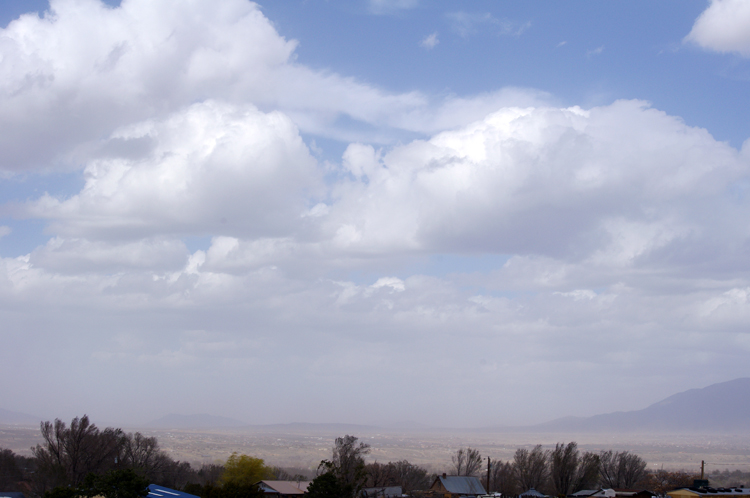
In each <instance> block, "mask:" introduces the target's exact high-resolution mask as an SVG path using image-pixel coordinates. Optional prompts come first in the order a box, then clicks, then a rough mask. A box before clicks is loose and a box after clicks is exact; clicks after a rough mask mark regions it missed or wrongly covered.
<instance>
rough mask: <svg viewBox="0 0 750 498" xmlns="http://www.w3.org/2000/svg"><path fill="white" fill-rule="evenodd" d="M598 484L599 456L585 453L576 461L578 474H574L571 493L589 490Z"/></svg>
mask: <svg viewBox="0 0 750 498" xmlns="http://www.w3.org/2000/svg"><path fill="white" fill-rule="evenodd" d="M598 482H599V455H597V454H596V453H591V452H590V451H587V452H585V453H584V454H583V455H581V456H580V458H579V459H578V472H577V473H576V480H575V484H574V485H573V493H575V492H577V491H580V490H582V489H591V488H593V487H595V486H596V484H597V483H598Z"/></svg>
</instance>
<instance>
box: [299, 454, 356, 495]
mask: <svg viewBox="0 0 750 498" xmlns="http://www.w3.org/2000/svg"><path fill="white" fill-rule="evenodd" d="M329 463H330V462H329ZM351 495H352V494H351V490H349V489H346V486H343V485H342V483H341V481H340V480H339V478H338V476H336V474H335V473H334V472H333V470H332V469H329V470H328V471H327V472H324V473H322V474H320V475H319V476H318V477H316V478H315V479H313V481H312V482H311V483H310V486H308V488H307V498H349V497H350V496H351Z"/></svg>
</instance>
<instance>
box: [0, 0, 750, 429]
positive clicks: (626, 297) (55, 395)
mask: <svg viewBox="0 0 750 498" xmlns="http://www.w3.org/2000/svg"><path fill="white" fill-rule="evenodd" d="M413 3H414V2H396V3H387V2H386V3H383V2H380V3H377V2H375V3H373V4H372V5H373V6H377V5H379V6H380V7H378V8H385V6H386V4H388V5H390V6H391V7H394V8H395V7H404V8H406V7H411V6H413V5H412V4H413ZM727 5H734V4H731V3H730V2H714V3H712V5H711V7H709V10H707V11H706V13H704V15H703V16H702V17H701V18H700V19H699V20H698V21H697V22H696V28H694V31H693V33H697V31H696V29H698V28H699V26H702V25H703V24H705V23H707V22H709V21H706V19H709V20H710V19H711V16H713V14H711V9H719V7H721V8H725V7H726V6H727ZM735 7H736V6H735ZM373 8H374V7H373ZM456 19H457V22H458V18H456ZM466 19H469V20H470V21H471V23H477V22H485V21H486V22H489V23H490V24H491V25H492V26H496V27H497V29H498V30H501V31H502V33H503V34H519V33H520V31H518V30H521V29H522V28H523V27H522V26H515V25H513V26H511V27H507V26H506V27H503V26H505V24H502V23H499V24H498V22H496V21H493V20H492V19H494V18H492V19H490V20H489V21H487V20H486V19H485V18H464V20H466ZM482 19H485V20H484V21H483V20H482ZM467 22H468V21H467ZM711 22H713V21H711ZM702 23H703V24H702ZM471 26H474V24H471ZM471 26H469V28H471ZM469 28H467V29H469ZM472 29H473V28H472ZM700 29H703V28H700ZM700 29H698V31H700ZM467 33H468V32H467ZM697 36H699V35H696V34H691V35H690V37H691V39H695V40H698V38H695V37H697ZM700 36H703V35H700ZM700 39H701V40H704V38H700ZM0 40H1V41H0V51H2V52H1V54H2V59H0V72H1V73H2V75H3V78H2V80H0V81H1V83H0V108H2V109H3V111H2V112H0V126H2V127H3V129H4V130H8V133H7V134H2V135H0V150H2V151H3V153H2V154H3V155H2V157H0V168H2V170H3V171H4V174H6V175H13V174H19V173H20V172H27V173H26V174H34V173H33V172H34V171H45V170H48V171H50V170H56V169H62V170H71V169H72V170H78V171H83V176H84V179H85V185H84V186H83V188H81V189H80V191H76V192H68V193H64V194H59V195H50V194H42V195H37V196H35V197H34V198H32V199H29V200H28V201H27V202H24V203H20V204H16V205H13V206H6V207H5V208H6V209H9V210H10V209H12V210H13V212H14V213H15V214H16V215H17V216H19V217H25V218H31V219H35V220H43V221H44V222H45V223H47V227H46V230H47V232H48V233H49V239H48V241H47V242H46V243H45V244H43V245H41V246H39V247H37V248H36V249H34V250H33V251H31V252H29V254H25V255H23V256H20V257H17V258H11V257H7V256H6V257H2V258H0V319H2V321H3V323H4V324H5V328H4V338H5V340H6V341H7V343H8V344H12V345H13V346H14V347H13V348H4V349H3V353H2V354H1V355H0V358H1V359H2V361H3V362H4V364H6V365H7V366H8V368H10V369H21V368H23V367H24V365H27V364H29V363H30V362H34V363H35V364H40V365H46V367H45V368H48V369H49V370H47V371H46V372H47V377H53V378H52V379H51V380H49V381H48V382H40V383H37V384H35V385H34V386H31V387H32V388H30V386H29V385H23V384H17V385H16V384H14V385H6V386H4V387H3V388H2V390H0V394H1V395H2V397H3V399H15V400H18V401H17V402H18V403H19V406H18V407H9V408H14V409H22V410H24V411H30V412H36V413H41V414H46V413H49V414H50V415H48V416H64V417H65V416H72V415H75V414H78V413H79V411H80V410H82V409H84V408H85V410H86V411H87V412H88V413H90V414H92V415H96V414H97V413H99V414H102V415H103V416H105V417H109V418H116V417H123V418H127V419H130V420H138V419H139V418H140V419H141V420H147V419H149V418H156V417H157V416H160V415H162V413H161V412H157V411H154V410H156V409H155V408H153V406H156V405H157V404H158V406H165V405H169V406H170V411H182V412H185V413H188V412H195V411H205V408H200V409H199V408H196V406H200V407H204V406H207V405H210V406H212V407H213V409H214V410H215V411H216V412H217V413H223V414H225V415H227V416H233V417H235V418H240V419H243V420H248V421H250V422H256V423H266V422H269V423H270V422H291V421H300V420H303V421H348V422H360V423H383V422H384V421H402V420H406V419H419V420H421V421H424V422H427V423H434V424H440V425H456V426H470V425H481V424H485V425H490V424H501V423H513V422H529V421H544V420H547V419H550V418H553V417H554V416H558V415H564V414H577V415H586V414H590V413H588V412H581V411H580V410H581V409H582V408H581V407H582V406H583V407H585V406H586V405H585V401H586V400H590V399H606V400H607V402H608V404H607V406H608V408H607V410H608V411H611V410H616V409H627V408H633V407H636V408H637V407H640V406H644V405H645V404H647V402H649V401H656V400H658V399H659V398H660V397H661V396H663V395H668V394H672V393H673V392H674V391H675V390H676V389H677V388H687V387H693V386H694V385H695V382H696V379H702V382H706V381H712V380H716V381H718V380H725V379H726V378H728V377H732V376H741V375H744V374H745V372H744V371H743V368H744V366H743V363H742V362H741V361H738V360H739V359H742V358H744V357H745V356H746V355H747V352H748V350H750V335H748V333H747V323H748V318H750V298H748V296H750V290H749V289H750V267H749V265H748V261H747V258H746V254H747V247H748V244H749V242H750V226H748V223H747V220H748V219H750V216H748V215H749V214H750V213H749V212H748V201H747V188H748V185H750V177H749V174H748V173H749V172H750V145H747V143H746V145H745V146H744V147H743V148H741V149H739V150H738V149H737V148H734V147H732V146H730V145H728V144H727V143H724V142H721V141H717V140H715V139H714V138H713V137H712V136H711V134H710V133H709V132H708V131H707V130H705V129H702V128H699V127H694V126H688V125H687V124H685V122H683V121H682V120H681V119H680V118H679V117H676V116H670V115H669V114H667V113H665V112H662V111H660V110H659V109H655V108H653V107H652V106H650V105H649V104H648V103H647V102H643V101H638V100H619V101H615V102H613V103H611V104H608V105H601V106H596V107H591V108H586V109H584V108H581V107H577V106H561V105H556V104H555V102H554V99H553V98H552V97H551V96H550V95H548V94H546V93H544V92H540V91H536V90H528V89H518V88H503V89H498V90H496V91H493V92H489V93H484V94H479V95H473V96H455V95H448V96H443V97H434V96H428V95H426V94H422V93H420V92H408V93H393V92H388V91H386V90H383V89H379V88H377V87H375V86H373V85H369V84H367V83H363V82H358V81H355V80H353V79H351V78H347V77H344V76H341V75H338V74H336V73H333V72H325V71H314V70H311V69H310V68H308V67H306V66H304V65H302V64H300V63H298V62H297V61H296V60H295V47H296V42H294V41H290V40H286V39H284V38H283V37H282V36H280V35H279V34H278V33H277V31H276V30H275V29H274V27H273V25H272V23H271V22H270V21H269V20H268V19H266V18H265V17H264V16H263V14H262V12H261V11H260V9H259V7H258V6H257V5H255V4H253V3H250V2H245V1H241V0H226V1H224V2H221V3H220V4H218V7H217V4H215V2H208V1H203V0H193V1H191V2H188V3H185V2H175V1H172V0H149V1H146V0H123V2H122V4H121V6H120V7H118V8H109V7H106V6H104V5H103V4H101V3H100V2H98V1H96V0H57V1H53V2H52V3H51V6H50V10H49V11H48V12H47V13H46V14H45V15H43V16H42V17H39V16H34V15H27V16H24V17H22V18H21V19H19V20H17V21H15V22H13V23H11V24H10V25H9V26H8V27H7V28H6V29H5V30H3V32H2V37H0ZM434 40H435V42H434V43H437V37H436V36H435V38H434ZM412 43H413V42H412ZM699 43H703V42H699ZM706 43H708V42H706ZM432 46H433V47H434V44H433V45H432ZM706 46H709V45H706ZM732 46H733V47H735V48H731V50H734V51H739V52H742V50H741V49H738V48H736V47H739V46H740V45H732ZM711 47H712V48H715V47H714V46H711ZM407 133H411V135H407ZM305 134H312V135H314V136H316V137H319V136H320V137H335V138H337V139H339V140H345V141H346V147H345V152H344V153H343V155H342V157H341V158H340V160H338V161H335V162H331V161H324V160H322V159H320V158H319V157H317V155H316V153H315V152H314V151H312V150H311V149H314V147H313V146H312V145H311V142H310V143H306V141H305V139H303V137H304V136H305ZM414 134H416V135H417V136H418V137H420V138H414ZM406 136H410V138H408V139H404V137H406ZM28 172H32V173H28ZM14 235H15V232H11V230H10V228H8V227H6V226H2V227H0V236H4V237H12V236H14ZM196 240H197V241H198V242H197V243H196V242H195V241H196ZM40 310H41V311H40ZM42 311H43V312H42ZM719 366H720V367H721V368H718V367H719ZM688 367H689V371H690V374H691V377H687V376H686V375H685V372H686V370H688ZM719 370H720V371H719ZM101 371H115V372H125V371H127V372H129V373H130V375H119V374H118V375H111V376H109V375H92V374H91V372H101ZM50 372H64V374H60V375H52V374H50ZM269 372H273V375H272V376H271V377H272V378H269ZM644 383H648V384H650V385H652V390H651V391H650V395H651V396H652V398H651V399H648V400H646V399H644V396H643V392H642V389H641V387H639V386H642V385H644ZM570 386H577V388H576V389H571V388H570ZM676 386H677V387H676ZM91 392H97V393H105V394H102V396H100V397H98V398H97V399H94V398H93V397H91V396H90V393H91ZM436 392H439V393H440V394H441V396H436V395H435V393H436ZM529 392H538V393H540V395H539V396H538V397H529V396H528V395H527V394H528V393H529ZM613 392H615V393H617V395H616V396H613V394H612V393H613ZM106 393H117V396H115V395H114V394H106ZM196 393H197V394H196ZM237 393H241V395H238V394H237ZM280 393H284V394H289V396H278V395H279V394H280ZM269 397H273V398H274V399H275V400H276V402H275V403H274V407H273V408H272V409H269V410H266V411H262V412H259V411H258V410H257V409H256V407H257V400H259V399H268V398H269ZM134 399H138V400H139V401H140V403H138V404H137V405H138V406H137V407H135V408H134V406H135V405H136V403H133V400H134ZM445 399H450V400H451V402H450V403H448V405H449V406H447V407H446V403H445ZM196 400H197V401H196ZM509 400H510V401H512V402H510V403H509ZM157 402H158V403H157ZM300 406H303V407H305V409H304V410H300V409H299V407H300ZM467 406H469V407H473V406H482V407H484V409H483V410H471V411H469V410H467V409H466V407H467ZM548 406H557V407H558V409H559V410H561V412H560V413H557V412H556V413H548V412H547V411H545V407H548ZM82 407H84V408H82ZM89 407H91V408H89ZM143 407H148V408H143ZM53 409H54V410H57V411H56V412H55V413H50V412H51V411H52V410H53ZM149 410H151V411H149ZM577 410H578V411H577Z"/></svg>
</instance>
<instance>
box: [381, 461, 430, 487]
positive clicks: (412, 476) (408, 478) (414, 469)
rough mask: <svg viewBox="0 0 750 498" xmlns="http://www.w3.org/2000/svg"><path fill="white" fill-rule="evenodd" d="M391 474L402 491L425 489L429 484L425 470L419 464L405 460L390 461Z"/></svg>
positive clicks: (428, 477)
mask: <svg viewBox="0 0 750 498" xmlns="http://www.w3.org/2000/svg"><path fill="white" fill-rule="evenodd" d="M388 466H389V467H391V475H392V476H393V479H394V482H395V485H396V486H401V489H403V491H404V493H411V492H412V491H414V490H417V489H427V488H428V487H429V486H430V476H429V475H428V473H427V470H425V469H423V468H422V467H420V466H419V465H413V464H411V463H409V462H408V461H406V460H399V461H398V462H390V463H388Z"/></svg>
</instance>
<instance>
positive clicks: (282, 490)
mask: <svg viewBox="0 0 750 498" xmlns="http://www.w3.org/2000/svg"><path fill="white" fill-rule="evenodd" d="M258 485H259V486H260V489H261V490H262V491H263V492H264V493H279V494H281V495H303V494H305V491H307V487H308V486H309V485H310V481H260V482H259V483H258Z"/></svg>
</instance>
